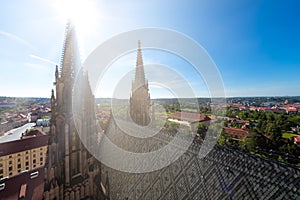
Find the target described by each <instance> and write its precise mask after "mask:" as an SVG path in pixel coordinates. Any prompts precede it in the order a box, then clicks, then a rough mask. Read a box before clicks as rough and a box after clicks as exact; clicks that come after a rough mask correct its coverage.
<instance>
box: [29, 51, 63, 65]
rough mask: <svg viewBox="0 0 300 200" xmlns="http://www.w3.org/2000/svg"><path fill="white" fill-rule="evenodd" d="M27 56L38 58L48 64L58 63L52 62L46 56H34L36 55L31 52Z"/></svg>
mask: <svg viewBox="0 0 300 200" xmlns="http://www.w3.org/2000/svg"><path fill="white" fill-rule="evenodd" d="M29 57H30V58H33V59H36V60H40V61H43V62H46V63H49V64H53V65H58V63H56V62H53V61H51V60H48V59H46V58H42V57H40V56H36V55H33V54H30V55H29Z"/></svg>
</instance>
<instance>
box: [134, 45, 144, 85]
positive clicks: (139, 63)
mask: <svg viewBox="0 0 300 200" xmlns="http://www.w3.org/2000/svg"><path fill="white" fill-rule="evenodd" d="M135 81H136V82H137V83H138V84H140V85H143V84H145V82H146V81H145V72H144V64H143V56H142V48H141V41H140V40H138V49H137V58H136V72H135Z"/></svg>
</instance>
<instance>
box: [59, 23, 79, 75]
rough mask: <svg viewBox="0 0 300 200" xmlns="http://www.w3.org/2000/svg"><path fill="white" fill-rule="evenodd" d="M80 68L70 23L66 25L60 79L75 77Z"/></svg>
mask: <svg viewBox="0 0 300 200" xmlns="http://www.w3.org/2000/svg"><path fill="white" fill-rule="evenodd" d="M79 68H80V54H79V49H78V46H77V39H76V32H75V27H74V25H73V24H72V23H71V22H68V23H67V26H66V33H65V41H64V46H63V53H62V60H61V78H62V79H63V81H64V80H66V79H67V78H68V77H75V75H76V73H77V71H78V69H79Z"/></svg>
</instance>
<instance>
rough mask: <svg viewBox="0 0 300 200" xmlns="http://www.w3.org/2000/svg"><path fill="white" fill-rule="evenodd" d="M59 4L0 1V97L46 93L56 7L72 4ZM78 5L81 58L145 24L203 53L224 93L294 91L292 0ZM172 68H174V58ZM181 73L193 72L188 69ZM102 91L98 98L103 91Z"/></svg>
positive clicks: (54, 55)
mask: <svg viewBox="0 0 300 200" xmlns="http://www.w3.org/2000/svg"><path fill="white" fill-rule="evenodd" d="M63 2H67V4H68V1H58V0H57V1H55V0H54V1H50V0H46V1H38V0H27V1H17V0H11V1H3V2H1V7H0V13H1V14H0V15H1V18H0V70H1V78H0V85H1V87H0V96H27V97H30V96H34V97H49V96H50V91H51V89H52V88H53V85H52V83H53V81H54V69H55V63H59V62H60V58H61V52H62V45H63V39H64V27H65V23H66V20H65V17H66V16H63V15H64V13H62V10H65V11H66V10H67V9H69V8H70V7H72V5H70V6H69V7H68V6H66V5H65V3H63ZM85 4H86V6H81V9H80V10H77V12H76V13H75V15H76V17H77V19H78V18H79V19H80V20H81V21H80V23H79V25H78V26H79V27H78V29H79V30H78V32H79V33H78V34H79V44H80V47H81V54H82V60H84V59H85V58H86V57H87V55H89V53H91V52H92V51H93V50H94V49H95V48H96V47H97V46H98V45H99V44H101V43H102V42H103V41H105V40H107V39H108V38H110V37H111V36H112V35H116V34H118V33H121V32H124V31H129V30H132V29H137V28H144V27H160V28H168V29H173V30H176V31H179V32H182V33H183V34H185V35H188V36H189V37H191V38H193V39H194V40H195V41H197V42H198V43H199V44H201V45H202V46H203V47H204V48H205V49H206V50H207V52H208V53H209V54H210V56H211V58H212V59H213V60H214V62H215V63H216V65H217V67H218V69H219V71H220V73H221V75H222V78H223V81H224V86H225V90H226V91H225V92H226V94H227V95H228V96H285V95H290V96H292V95H300V79H299V78H298V77H299V75H300V53H299V52H300V22H299V19H300V13H299V12H298V9H299V7H300V2H299V1H296V0H294V1H291V0H287V1H271V0H269V1H258V0H245V1H240V0H224V1H219V0H204V1H203V0H202V1H200V0H194V1H191V0H187V1H179V0H178V1H176V0H173V1H171V0H165V1H161V0H160V1H158V0H152V1H137V0H135V1H133V0H132V1H88V3H85ZM72 14H73V15H74V13H72ZM151 55H153V54H151V53H149V54H147V53H145V55H144V59H145V61H151V62H152V61H157V62H159V61H161V60H163V59H160V58H158V57H153V58H152V57H150V56H151ZM145 56H147V57H145ZM133 58H134V57H131V58H130V56H129V57H128V59H127V60H130V59H131V60H132V59H133ZM125 63H127V65H130V62H125ZM163 63H164V64H167V61H163ZM134 64H135V63H134V62H133V67H134ZM182 64H183V63H182V62H180V61H178V65H182ZM172 65H175V66H174V67H175V68H176V63H175V64H174V63H172ZM179 68H180V67H178V69H179ZM181 70H182V71H180V73H182V74H185V75H186V76H187V77H189V76H192V73H193V72H192V70H189V69H185V68H182V69H181ZM194 80H196V79H192V81H194ZM200 85H203V84H202V83H201V81H199V85H197V84H196V85H195V86H194V89H195V93H196V95H198V96H202V95H203V96H205V94H202V93H201V91H203V90H202V88H201V86H200ZM109 90H110V89H109V87H108V88H107V89H106V92H105V91H104V92H103V93H102V94H101V95H100V96H103V97H105V96H109V95H110V93H109Z"/></svg>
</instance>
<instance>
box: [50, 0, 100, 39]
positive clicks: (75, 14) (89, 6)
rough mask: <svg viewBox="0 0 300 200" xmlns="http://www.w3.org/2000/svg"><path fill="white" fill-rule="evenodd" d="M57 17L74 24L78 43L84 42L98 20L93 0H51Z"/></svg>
mask: <svg viewBox="0 0 300 200" xmlns="http://www.w3.org/2000/svg"><path fill="white" fill-rule="evenodd" d="M53 5H54V7H55V10H56V12H57V15H58V18H59V20H60V21H62V22H63V23H66V22H67V21H71V22H72V23H73V24H74V25H75V29H76V32H77V38H78V40H79V43H84V41H85V40H87V39H88V37H89V34H90V33H91V32H92V31H93V30H94V28H95V26H96V25H97V22H98V21H99V16H98V13H99V11H98V10H97V5H96V1H95V0H56V1H54V2H53Z"/></svg>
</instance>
